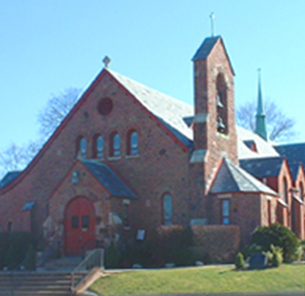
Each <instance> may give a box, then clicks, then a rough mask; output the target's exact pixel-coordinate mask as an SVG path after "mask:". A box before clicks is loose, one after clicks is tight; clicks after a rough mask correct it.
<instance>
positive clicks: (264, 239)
mask: <svg viewBox="0 0 305 296" xmlns="http://www.w3.org/2000/svg"><path fill="white" fill-rule="evenodd" d="M252 243H254V244H257V245H259V246H260V247H261V248H262V251H265V252H266V251H271V245H274V246H278V247H281V248H282V249H283V257H284V261H285V262H291V261H293V260H297V257H298V252H297V251H298V248H299V245H300V242H299V240H298V238H297V236H296V235H295V234H294V233H293V232H292V231H291V230H290V229H289V228H287V227H285V226H283V225H281V224H279V223H275V224H272V225H270V226H260V227H258V228H257V230H256V231H255V232H254V234H253V236H252Z"/></svg>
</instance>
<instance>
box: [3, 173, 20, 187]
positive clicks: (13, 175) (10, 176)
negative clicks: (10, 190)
mask: <svg viewBox="0 0 305 296" xmlns="http://www.w3.org/2000/svg"><path fill="white" fill-rule="evenodd" d="M20 174H21V171H13V172H8V173H7V174H6V175H5V176H4V177H3V178H2V180H1V181H0V189H2V188H4V187H6V186H7V185H9V184H10V183H11V182H13V181H14V180H15V179H16V178H17V177H18V176H19V175H20Z"/></svg>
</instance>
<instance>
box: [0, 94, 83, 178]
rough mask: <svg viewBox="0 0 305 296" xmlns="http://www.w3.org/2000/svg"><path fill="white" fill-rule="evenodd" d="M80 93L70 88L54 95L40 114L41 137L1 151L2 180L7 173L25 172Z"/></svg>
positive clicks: (0, 167) (0, 170)
mask: <svg viewBox="0 0 305 296" xmlns="http://www.w3.org/2000/svg"><path fill="white" fill-rule="evenodd" d="M80 92H81V90H80V89H77V88H68V89H66V90H65V91H64V92H62V93H61V94H59V95H52V97H51V98H50V99H49V100H48V102H47V104H46V107H45V109H43V110H42V111H41V112H40V113H39V114H38V123H39V133H40V136H41V137H40V138H39V139H38V140H36V141H30V142H29V143H27V144H25V145H22V146H18V145H17V144H15V143H12V144H11V145H10V146H8V147H7V148H6V149H3V150H2V151H0V180H1V178H2V177H3V176H4V175H5V173H6V172H9V171H20V170H23V169H24V168H25V167H26V166H27V165H28V164H29V163H30V161H31V160H32V159H33V158H34V157H35V156H36V154H37V153H38V152H39V150H40V149H41V147H42V146H43V144H44V143H45V141H46V140H47V139H48V138H49V137H50V136H51V135H52V133H53V132H54V131H55V129H56V128H57V127H58V126H59V124H60V123H61V122H62V120H63V119H64V118H65V117H66V115H67V114H68V113H69V112H70V110H71V109H72V107H73V106H74V105H75V103H76V102H77V100H78V98H79V94H80Z"/></svg>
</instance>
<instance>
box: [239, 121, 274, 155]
mask: <svg viewBox="0 0 305 296" xmlns="http://www.w3.org/2000/svg"><path fill="white" fill-rule="evenodd" d="M236 131H237V137H238V158H239V159H248V158H260V157H276V156H279V153H278V152H277V151H276V150H275V149H274V148H273V146H272V144H271V143H269V142H267V141H265V140H264V139H263V138H261V137H260V136H258V135H257V134H255V133H253V132H251V131H248V130H246V129H245V128H242V127H240V126H236ZM250 141H251V142H252V143H253V142H254V143H255V146H256V149H257V152H254V151H252V150H251V149H250V148H249V147H248V146H247V144H246V143H250Z"/></svg>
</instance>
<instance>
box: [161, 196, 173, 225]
mask: <svg viewBox="0 0 305 296" xmlns="http://www.w3.org/2000/svg"><path fill="white" fill-rule="evenodd" d="M172 202H173V201H172V196H171V195H170V194H169V193H166V194H165V195H164V196H163V200H162V203H163V205H162V206H163V224H164V225H172V218H173V204H172Z"/></svg>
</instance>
